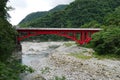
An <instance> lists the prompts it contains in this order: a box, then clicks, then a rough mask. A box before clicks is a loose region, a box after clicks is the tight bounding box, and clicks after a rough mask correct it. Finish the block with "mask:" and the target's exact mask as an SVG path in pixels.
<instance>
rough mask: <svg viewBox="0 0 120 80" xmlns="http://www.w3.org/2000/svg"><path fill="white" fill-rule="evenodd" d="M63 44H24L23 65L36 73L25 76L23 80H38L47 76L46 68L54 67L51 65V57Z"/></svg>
mask: <svg viewBox="0 0 120 80" xmlns="http://www.w3.org/2000/svg"><path fill="white" fill-rule="evenodd" d="M62 44H63V43H62V42H41V43H37V42H35V43H34V42H23V43H22V53H23V55H22V63H23V64H25V65H27V66H30V67H32V68H33V69H34V70H35V72H34V73H32V74H27V75H26V76H24V78H23V80H37V78H39V77H41V75H42V76H46V74H45V71H44V70H45V68H49V67H50V66H52V65H50V64H49V60H48V58H49V55H50V54H52V51H54V49H55V48H57V47H58V46H60V45H62ZM51 78H52V77H51Z"/></svg>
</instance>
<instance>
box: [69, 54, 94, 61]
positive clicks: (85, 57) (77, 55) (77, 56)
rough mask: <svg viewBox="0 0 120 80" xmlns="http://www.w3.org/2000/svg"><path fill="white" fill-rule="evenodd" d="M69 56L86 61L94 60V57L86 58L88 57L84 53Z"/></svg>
mask: <svg viewBox="0 0 120 80" xmlns="http://www.w3.org/2000/svg"><path fill="white" fill-rule="evenodd" d="M68 55H69V56H74V57H76V58H79V59H85V60H86V59H90V58H92V56H86V55H84V53H70V54H68Z"/></svg>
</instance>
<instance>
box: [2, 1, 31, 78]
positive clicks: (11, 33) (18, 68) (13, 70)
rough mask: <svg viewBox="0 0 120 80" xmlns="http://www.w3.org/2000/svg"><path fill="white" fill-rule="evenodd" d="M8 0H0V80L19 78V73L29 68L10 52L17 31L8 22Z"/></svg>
mask: <svg viewBox="0 0 120 80" xmlns="http://www.w3.org/2000/svg"><path fill="white" fill-rule="evenodd" d="M7 1H8V0H0V80H20V77H19V75H20V73H22V72H25V71H28V70H30V68H28V67H27V66H24V65H22V64H21V63H19V62H18V60H16V59H15V58H14V57H12V53H13V51H14V50H15V48H16V35H17V32H16V30H15V29H14V28H13V26H12V25H11V24H10V23H9V22H8V20H7V19H8V18H9V14H8V13H7V11H8V10H9V9H11V7H7V6H6V4H7Z"/></svg>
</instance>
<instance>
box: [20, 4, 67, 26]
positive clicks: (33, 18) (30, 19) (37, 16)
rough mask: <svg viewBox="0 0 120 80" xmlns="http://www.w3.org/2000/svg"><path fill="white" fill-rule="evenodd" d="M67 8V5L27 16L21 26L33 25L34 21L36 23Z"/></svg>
mask: <svg viewBox="0 0 120 80" xmlns="http://www.w3.org/2000/svg"><path fill="white" fill-rule="evenodd" d="M66 7H67V5H58V6H56V7H55V8H53V9H51V10H49V11H42V12H33V13H31V14H29V15H27V16H26V17H25V18H24V19H23V20H22V21H21V22H20V23H19V24H20V25H21V26H22V24H23V26H24V24H26V23H31V22H33V21H36V20H37V19H41V18H42V17H44V16H46V15H49V14H51V13H53V12H57V11H61V10H64V9H65V8H66Z"/></svg>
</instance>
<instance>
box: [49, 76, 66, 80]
mask: <svg viewBox="0 0 120 80" xmlns="http://www.w3.org/2000/svg"><path fill="white" fill-rule="evenodd" d="M51 80H66V78H65V76H62V77H58V76H55V77H54V79H51Z"/></svg>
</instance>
